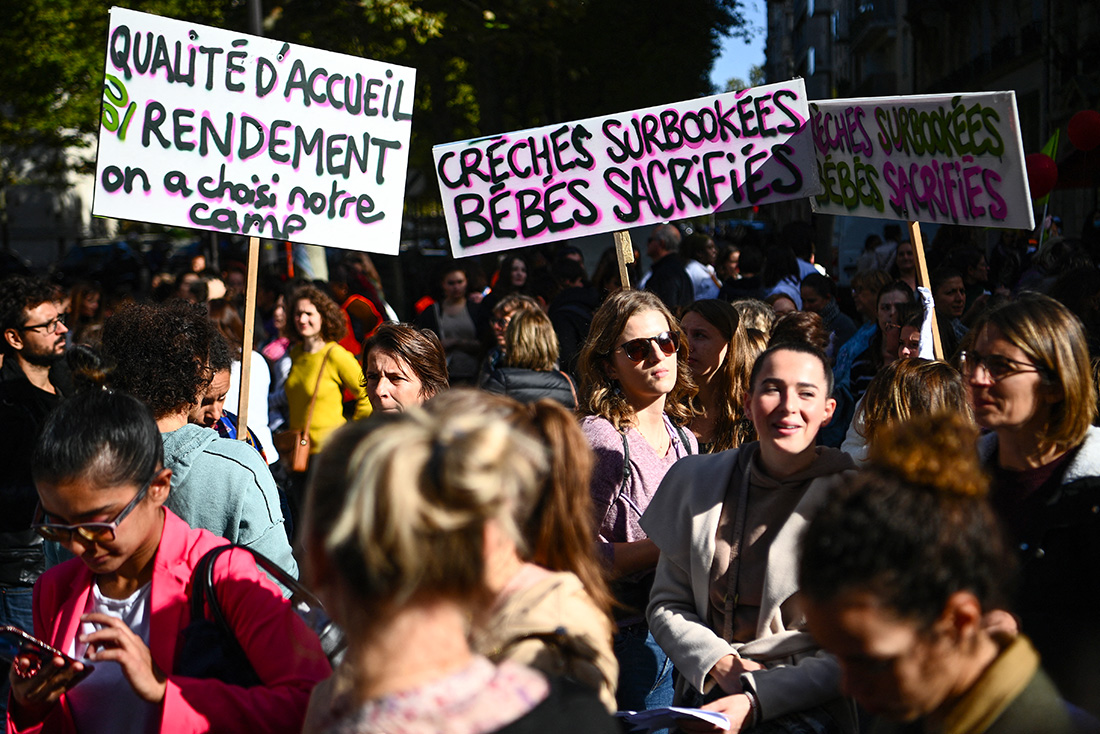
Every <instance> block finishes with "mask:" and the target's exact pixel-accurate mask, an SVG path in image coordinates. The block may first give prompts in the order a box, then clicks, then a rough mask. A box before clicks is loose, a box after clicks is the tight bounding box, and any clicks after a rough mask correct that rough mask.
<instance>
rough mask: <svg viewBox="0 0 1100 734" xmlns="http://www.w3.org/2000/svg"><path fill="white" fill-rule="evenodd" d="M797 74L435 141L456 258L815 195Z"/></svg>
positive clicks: (803, 96) (805, 111) (804, 107)
mask: <svg viewBox="0 0 1100 734" xmlns="http://www.w3.org/2000/svg"><path fill="white" fill-rule="evenodd" d="M807 119H808V108H807V104H806V87H805V84H804V83H803V81H802V80H801V79H794V80H791V81H789V82H784V83H782V84H771V85H767V86H763V87H755V88H753V89H746V90H744V91H741V92H731V93H729V94H721V95H717V96H713V97H701V98H699V99H693V100H690V101H687V102H679V103H677V104H671V105H666V106H658V107H650V108H648V109H642V110H636V111H633V112H626V113H623V114H617V115H606V116H603V117H592V118H589V119H587V120H581V121H579V122H570V123H565V124H559V125H547V126H545V127H540V128H535V129H532V130H524V131H522V132H512V133H507V134H504V135H494V136H491V137H485V138H479V139H476V140H467V141H463V142H458V143H448V144H446V145H438V146H436V147H435V148H434V149H433V153H434V155H435V164H436V176H437V177H438V179H439V188H440V192H441V194H442V197H443V209H444V216H445V218H446V220H447V231H448V233H449V234H450V239H451V250H452V251H453V252H454V254H455V255H456V256H459V257H461V256H466V255H476V254H481V253H484V252H497V251H500V250H508V249H512V248H516V247H526V246H528V245H537V244H542V243H545V242H554V241H556V240H562V239H566V238H573V237H583V236H585V235H590V234H597V233H600V232H612V231H617V230H622V229H627V228H630V227H638V226H644V225H648V224H656V223H659V222H664V221H666V220H671V219H681V218H685V217H693V216H701V215H706V214H710V213H712V212H716V211H722V210H726V209H733V208H739V207H744V206H753V205H762V204H770V203H774V202H777V201H786V200H790V199H798V198H806V197H807V196H810V195H812V194H814V193H816V192H817V191H818V190H819V188H818V183H817V181H816V180H815V176H814V175H813V162H814V154H813V150H812V141H811V140H810V136H809V134H808V131H806V130H805V128H806V121H807Z"/></svg>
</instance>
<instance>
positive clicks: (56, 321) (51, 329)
mask: <svg viewBox="0 0 1100 734" xmlns="http://www.w3.org/2000/svg"><path fill="white" fill-rule="evenodd" d="M59 325H60V326H64V325H65V314H63V313H59V314H58V315H57V316H55V317H54V318H52V319H50V320H49V321H44V322H42V323H41V324H27V325H26V326H20V327H19V330H20V331H34V330H35V329H45V330H46V333H47V334H56V333H57V327H58V326H59Z"/></svg>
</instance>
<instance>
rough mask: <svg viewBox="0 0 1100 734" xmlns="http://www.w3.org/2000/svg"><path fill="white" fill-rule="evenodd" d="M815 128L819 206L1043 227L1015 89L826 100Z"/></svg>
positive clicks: (815, 112)
mask: <svg viewBox="0 0 1100 734" xmlns="http://www.w3.org/2000/svg"><path fill="white" fill-rule="evenodd" d="M809 127H810V130H811V132H812V134H813V141H814V148H815V150H816V152H817V162H818V174H819V178H820V182H821V188H822V190H821V193H819V194H818V195H816V196H815V197H814V198H813V199H812V200H811V202H812V204H813V208H814V211H817V212H821V213H825V214H845V215H852V216H858V217H875V218H879V219H898V220H905V221H914V222H938V223H941V224H944V223H951V224H965V225H972V226H975V227H1006V228H1022V229H1031V228H1033V227H1034V226H1035V217H1034V213H1033V212H1032V207H1031V199H1030V198H1029V194H1028V188H1027V173H1026V169H1025V167H1024V149H1023V144H1022V142H1021V140H1020V122H1019V119H1018V116H1017V113H1016V94H1015V92H987V93H976V94H956V95H920V96H910V97H881V98H863V99H833V100H817V101H813V102H811V103H810V125H809Z"/></svg>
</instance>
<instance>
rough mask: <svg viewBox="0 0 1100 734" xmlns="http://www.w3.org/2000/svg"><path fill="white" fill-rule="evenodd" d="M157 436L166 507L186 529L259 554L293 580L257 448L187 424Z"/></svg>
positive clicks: (271, 485)
mask: <svg viewBox="0 0 1100 734" xmlns="http://www.w3.org/2000/svg"><path fill="white" fill-rule="evenodd" d="M161 438H162V439H164V465H165V466H166V467H168V468H169V469H171V470H172V490H171V492H169V494H168V501H167V502H165V506H166V507H168V509H170V510H171V511H172V512H174V513H176V514H177V515H179V516H180V517H181V518H183V519H184V520H185V521H186V522H187V524H188V525H190V526H191V527H193V528H203V529H205V530H209V531H210V532H212V533H214V534H215V535H220V536H222V537H223V538H225V539H227V540H229V541H230V542H231V543H238V544H240V545H244V546H247V547H249V548H251V549H252V550H255V551H259V552H260V553H262V554H264V555H265V556H267V557H268V558H270V559H271V560H272V561H274V562H275V564H276V565H278V566H279V567H280V568H282V569H284V570H285V571H286V572H287V573H289V574H290V575H291V576H293V577H295V578H297V577H298V564H297V563H296V562H295V560H294V556H293V555H292V554H291V550H290V541H288V540H287V537H286V531H285V530H284V528H283V512H282V509H281V508H280V506H279V490H278V489H277V488H276V487H275V480H274V479H272V477H271V471H270V470H269V469H268V468H267V464H265V463H264V460H263V458H262V457H261V456H260V455H259V454H258V453H257V452H256V449H254V448H252V447H251V446H249V445H248V444H246V443H244V442H243V441H232V440H230V439H227V438H222V437H220V436H219V435H218V434H217V432H216V431H212V430H210V429H209V428H203V427H201V426H196V425H193V424H190V423H188V424H187V425H185V426H183V427H182V428H178V429H176V430H175V431H172V432H170V433H162V434H161Z"/></svg>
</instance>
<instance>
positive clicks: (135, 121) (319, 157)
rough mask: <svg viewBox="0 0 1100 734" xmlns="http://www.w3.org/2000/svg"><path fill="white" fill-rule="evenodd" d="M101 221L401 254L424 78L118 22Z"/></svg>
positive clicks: (202, 32)
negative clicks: (416, 94) (417, 95)
mask: <svg viewBox="0 0 1100 734" xmlns="http://www.w3.org/2000/svg"><path fill="white" fill-rule="evenodd" d="M105 69H106V80H105V84H104V95H103V97H104V100H103V112H102V120H101V125H100V130H99V152H98V160H97V162H96V181H95V190H94V199H93V204H92V212H93V213H94V214H96V215H98V216H104V217H116V218H119V219H133V220H139V221H145V222H155V223H158V224H166V225H171V226H180V227H191V228H196V229H207V230H214V231H218V232H231V233H234V234H242V235H250V236H256V237H266V238H272V239H281V240H290V241H294V242H303V243H308V244H315V245H325V246H335V247H344V248H347V249H355V250H366V251H369V252H379V253H385V254H397V252H398V246H399V239H400V232H401V214H402V207H403V204H404V194H405V176H406V171H407V169H408V158H409V137H410V134H411V130H412V108H413V88H414V84H415V71H414V70H413V69H411V68H408V67H404V66H396V65H394V64H387V63H382V62H379V61H372V60H370V59H362V58H356V57H353V56H346V55H343V54H337V53H332V52H329V51H320V50H317V49H313V48H309V47H306V46H296V45H291V44H288V43H283V42H281V41H275V40H272V39H265V38H260V37H257V36H250V35H247V34H244V33H233V32H230V31H226V30H222V29H219V28H212V27H209V26H203V25H199V24H196V23H186V22H183V21H178V20H173V19H170V18H162V17H159V16H156V15H149V14H147V13H139V12H136V11H133V10H126V9H123V8H112V9H111V23H110V32H109V34H108V37H107V54H106V63H105Z"/></svg>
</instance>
